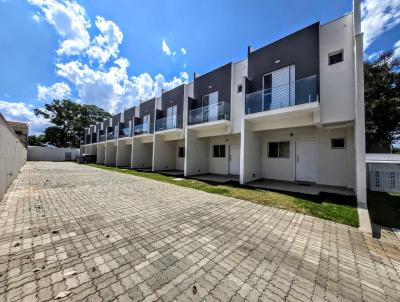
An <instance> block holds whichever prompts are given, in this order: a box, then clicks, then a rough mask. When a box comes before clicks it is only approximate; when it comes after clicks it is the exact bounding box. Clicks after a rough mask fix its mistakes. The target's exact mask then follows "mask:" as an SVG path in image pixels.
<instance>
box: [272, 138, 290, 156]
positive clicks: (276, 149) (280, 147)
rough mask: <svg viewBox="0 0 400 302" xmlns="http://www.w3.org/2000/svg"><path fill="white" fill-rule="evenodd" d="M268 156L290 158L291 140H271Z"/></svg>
mask: <svg viewBox="0 0 400 302" xmlns="http://www.w3.org/2000/svg"><path fill="white" fill-rule="evenodd" d="M268 157H270V158H289V157H290V142H270V143H268Z"/></svg>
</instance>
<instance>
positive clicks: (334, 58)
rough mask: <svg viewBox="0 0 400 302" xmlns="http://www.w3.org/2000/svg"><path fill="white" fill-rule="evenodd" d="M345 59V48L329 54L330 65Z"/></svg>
mask: <svg viewBox="0 0 400 302" xmlns="http://www.w3.org/2000/svg"><path fill="white" fill-rule="evenodd" d="M342 61H343V50H338V51H335V52H332V53H331V54H329V65H333V64H336V63H340V62H342Z"/></svg>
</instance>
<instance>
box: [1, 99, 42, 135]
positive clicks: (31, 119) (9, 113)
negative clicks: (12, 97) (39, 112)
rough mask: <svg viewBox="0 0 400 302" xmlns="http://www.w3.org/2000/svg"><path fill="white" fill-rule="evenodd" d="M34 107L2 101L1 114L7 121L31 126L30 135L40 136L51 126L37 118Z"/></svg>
mask: <svg viewBox="0 0 400 302" xmlns="http://www.w3.org/2000/svg"><path fill="white" fill-rule="evenodd" d="M33 109H34V106H33V105H30V104H26V103H23V102H8V101H1V100H0V112H1V113H2V114H3V115H4V117H5V119H6V120H9V121H18V122H24V123H28V124H29V134H39V133H41V132H42V131H43V129H44V128H45V127H48V126H50V123H49V121H48V120H46V119H45V118H43V117H41V116H35V113H34V112H33Z"/></svg>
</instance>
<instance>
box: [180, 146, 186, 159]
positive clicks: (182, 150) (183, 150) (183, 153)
mask: <svg viewBox="0 0 400 302" xmlns="http://www.w3.org/2000/svg"><path fill="white" fill-rule="evenodd" d="M178 157H185V147H179V149H178Z"/></svg>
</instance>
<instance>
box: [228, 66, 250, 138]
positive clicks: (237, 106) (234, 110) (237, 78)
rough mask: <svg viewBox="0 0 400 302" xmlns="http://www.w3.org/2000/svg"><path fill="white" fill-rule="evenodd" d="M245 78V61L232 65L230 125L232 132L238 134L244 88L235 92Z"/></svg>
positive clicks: (242, 112) (242, 111)
mask: <svg viewBox="0 0 400 302" xmlns="http://www.w3.org/2000/svg"><path fill="white" fill-rule="evenodd" d="M246 76H247V59H245V60H243V61H239V62H236V63H233V64H232V80H231V87H232V89H231V123H232V126H231V128H232V132H233V133H240V131H241V124H242V119H243V115H244V100H245V87H244V85H243V86H242V92H239V93H238V92H237V87H238V85H242V84H243V83H242V81H243V77H246Z"/></svg>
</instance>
